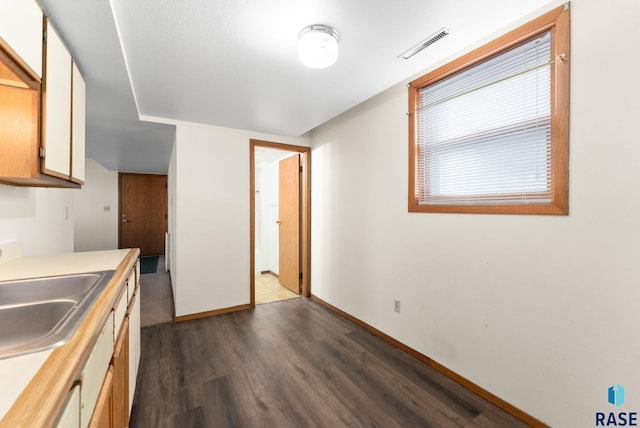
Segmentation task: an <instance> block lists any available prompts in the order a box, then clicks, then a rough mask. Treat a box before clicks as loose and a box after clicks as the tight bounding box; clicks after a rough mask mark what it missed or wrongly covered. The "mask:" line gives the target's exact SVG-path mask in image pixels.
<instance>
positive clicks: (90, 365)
mask: <svg viewBox="0 0 640 428" xmlns="http://www.w3.org/2000/svg"><path fill="white" fill-rule="evenodd" d="M113 342H114V341H113V311H112V312H111V313H110V314H109V317H108V318H107V321H106V322H105V324H104V327H103V329H102V332H101V333H100V336H99V337H98V340H97V342H96V345H95V346H94V347H93V351H92V352H91V355H89V359H88V360H87V364H86V365H85V367H84V370H83V371H82V376H81V379H82V392H81V394H80V421H81V424H82V426H83V427H85V426H87V424H88V423H89V421H90V420H91V415H92V414H93V413H94V407H95V405H96V400H98V397H99V395H100V391H101V385H103V384H104V379H105V372H106V371H107V369H108V368H109V362H110V361H111V357H112V356H113Z"/></svg>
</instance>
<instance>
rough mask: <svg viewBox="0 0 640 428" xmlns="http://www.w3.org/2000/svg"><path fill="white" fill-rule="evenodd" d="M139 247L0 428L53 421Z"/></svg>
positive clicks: (126, 258)
mask: <svg viewBox="0 0 640 428" xmlns="http://www.w3.org/2000/svg"><path fill="white" fill-rule="evenodd" d="M139 254H140V250H139V249H138V248H132V249H130V250H129V253H128V254H127V255H126V256H125V257H124V258H123V259H122V261H121V262H120V264H119V265H118V268H117V269H116V272H115V274H114V275H113V278H111V281H109V284H108V285H107V287H106V288H105V290H104V291H103V293H102V295H101V296H100V297H99V298H98V300H96V303H95V304H94V306H93V308H92V309H91V311H89V313H88V314H87V316H86V317H85V319H84V320H83V321H82V324H80V326H79V327H78V330H77V331H76V332H75V334H74V335H73V336H72V337H71V339H70V340H69V341H68V342H67V343H66V344H64V345H62V346H60V347H58V348H56V349H54V350H53V352H52V353H51V355H50V356H49V358H47V360H46V361H45V362H44V364H43V365H42V367H40V369H39V370H38V372H37V373H36V374H35V376H34V377H33V378H32V379H31V381H30V382H29V384H28V385H27V387H26V388H25V389H24V390H23V391H22V393H21V394H20V396H19V397H18V398H17V399H16V401H15V402H14V403H13V405H12V406H11V408H10V409H9V411H8V412H7V414H6V415H5V417H4V418H3V419H2V421H0V427H5V426H6V427H12V428H13V427H29V428H31V427H49V426H52V425H53V423H54V422H55V419H56V417H57V416H58V413H59V412H60V409H61V408H62V406H63V404H64V402H65V399H66V397H67V393H68V392H69V391H70V390H71V387H72V386H73V384H74V383H75V382H76V380H77V379H78V378H79V377H80V374H81V371H82V369H83V368H84V365H85V363H86V361H87V359H88V358H89V355H90V353H91V351H92V349H93V346H94V344H95V342H96V340H97V339H98V335H99V334H100V332H101V331H102V328H103V326H104V322H105V321H106V319H107V316H108V315H109V312H110V311H111V309H113V306H114V305H115V303H116V299H117V298H118V296H120V293H121V289H122V287H123V286H124V285H125V284H126V280H127V276H128V274H129V272H130V270H131V269H132V268H133V266H134V265H135V264H136V261H137V259H138V256H139Z"/></svg>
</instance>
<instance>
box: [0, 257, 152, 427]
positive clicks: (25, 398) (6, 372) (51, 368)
mask: <svg viewBox="0 0 640 428" xmlns="http://www.w3.org/2000/svg"><path fill="white" fill-rule="evenodd" d="M139 253H140V252H139V250H138V249H137V248H136V249H123V250H108V251H90V252H82V253H65V254H55V255H47V256H27V257H18V258H16V259H13V260H8V261H6V262H4V263H2V264H0V281H8V280H15V279H23V278H36V277H42V276H54V275H66V274H73V273H83V272H95V271H101V270H116V273H115V274H114V276H113V278H112V279H111V281H110V282H109V284H108V285H107V288H106V289H105V291H104V292H103V293H102V295H101V296H100V297H99V298H98V299H97V300H96V303H95V305H94V308H92V309H91V311H90V312H89V313H88V314H87V316H86V317H85V319H84V320H83V322H82V324H81V325H80V327H79V328H78V330H77V331H76V333H75V334H74V335H73V336H72V337H71V339H70V340H69V341H68V342H67V343H66V344H65V345H62V346H60V347H58V348H54V349H51V350H47V351H42V352H38V353H33V354H27V355H23V356H18V357H15V358H9V359H4V360H0V385H2V387H1V388H0V426H5V424H6V426H16V425H15V422H16V421H17V420H18V419H20V418H23V417H24V416H25V415H21V414H22V413H24V412H35V411H38V412H44V413H45V414H46V412H47V411H49V412H57V410H58V408H59V407H60V405H61V404H62V403H63V401H64V399H65V398H66V391H68V389H69V387H70V386H71V384H73V382H74V380H75V379H70V377H73V376H77V375H79V370H81V369H82V365H83V364H84V361H85V360H86V357H87V356H88V353H89V352H90V350H91V348H90V346H91V344H92V343H93V342H95V338H96V337H97V334H98V332H99V328H100V323H101V322H102V323H104V319H105V318H106V317H107V316H108V313H109V311H110V308H111V307H113V304H114V302H115V299H116V298H117V296H118V294H119V291H120V289H121V286H122V284H123V283H124V281H125V280H126V275H127V274H128V272H129V271H130V269H131V268H132V267H133V266H134V264H135V262H136V260H137V258H138V256H139ZM2 328H6V326H2ZM87 348H89V349H87ZM56 378H57V379H56ZM43 389H46V391H42V390H43ZM56 390H58V391H59V392H58V393H62V397H57V396H56V397H53V398H52V397H50V396H51V395H55V394H56V393H57V392H56ZM45 400H46V401H47V402H46V403H43V402H41V401H45ZM12 406H13V407H14V408H12ZM36 409H37V410H36ZM8 413H11V415H9V416H10V417H11V418H10V419H11V422H10V424H11V425H9V423H8V422H7V421H6V420H5V419H9V418H5V416H7V415H8ZM26 416H29V415H26ZM47 419H49V422H51V421H50V418H44V420H47ZM24 420H25V421H29V425H25V426H34V425H31V423H33V422H34V421H36V420H37V419H33V418H28V417H27V418H25V419H24Z"/></svg>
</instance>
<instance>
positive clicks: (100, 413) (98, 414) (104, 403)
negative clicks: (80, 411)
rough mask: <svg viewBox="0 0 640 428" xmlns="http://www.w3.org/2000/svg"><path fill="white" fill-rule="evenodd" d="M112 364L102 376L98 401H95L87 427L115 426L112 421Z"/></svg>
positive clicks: (107, 427) (113, 427)
mask: <svg viewBox="0 0 640 428" xmlns="http://www.w3.org/2000/svg"><path fill="white" fill-rule="evenodd" d="M112 409H113V366H109V369H108V370H107V374H106V376H105V377H104V382H103V384H102V388H100V394H99V395H98V401H96V406H95V410H94V412H93V415H92V417H91V421H89V425H88V427H89V428H115V425H114V424H113V423H112V422H113V420H112V415H113V411H112Z"/></svg>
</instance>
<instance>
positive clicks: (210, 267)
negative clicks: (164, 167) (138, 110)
mask: <svg viewBox="0 0 640 428" xmlns="http://www.w3.org/2000/svg"><path fill="white" fill-rule="evenodd" d="M251 138H255V139H260V140H266V141H273V142H279V143H285V144H296V145H305V146H308V145H309V140H308V139H306V138H287V137H279V136H274V135H265V134H259V133H252V132H248V131H242V130H237V129H230V128H221V127H216V126H208V125H200V124H195V123H188V122H178V125H177V130H176V144H175V153H174V156H173V157H172V162H175V183H176V194H177V195H179V198H177V199H176V200H175V201H174V203H175V231H174V233H173V238H174V239H173V243H174V244H175V246H176V249H177V250H178V251H177V252H176V255H175V258H174V263H175V265H174V266H172V272H173V273H172V275H174V277H173V278H172V279H173V286H174V288H175V293H176V301H175V307H176V315H177V316H181V315H187V314H194V313H199V312H206V311H212V310H216V309H223V308H229V307H233V306H237V305H243V304H248V303H249V281H250V275H251V274H252V273H251V271H250V266H249V256H250V254H249V239H250V236H249V233H250V229H249V198H250V197H252V195H250V194H249V190H250V189H249V140H250V139H251Z"/></svg>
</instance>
